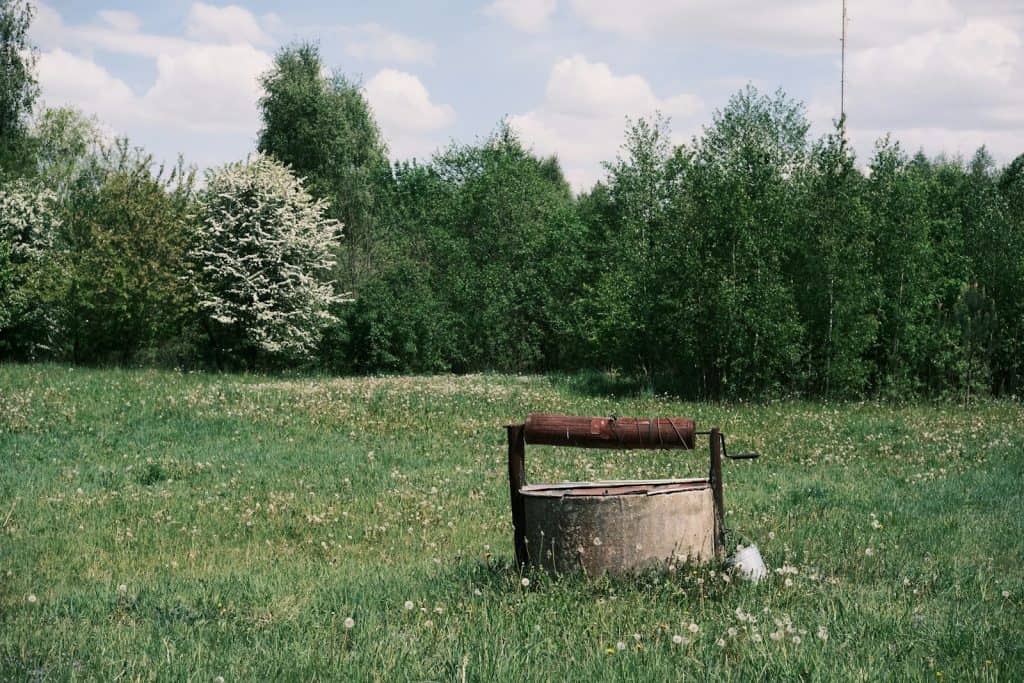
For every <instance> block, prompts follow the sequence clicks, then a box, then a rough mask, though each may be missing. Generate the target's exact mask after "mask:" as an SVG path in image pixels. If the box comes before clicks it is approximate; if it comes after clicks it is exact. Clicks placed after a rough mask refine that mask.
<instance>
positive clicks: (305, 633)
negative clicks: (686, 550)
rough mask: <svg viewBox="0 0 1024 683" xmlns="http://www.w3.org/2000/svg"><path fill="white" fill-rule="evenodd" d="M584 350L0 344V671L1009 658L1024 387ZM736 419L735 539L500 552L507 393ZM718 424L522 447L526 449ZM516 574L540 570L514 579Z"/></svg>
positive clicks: (551, 667) (660, 669)
mask: <svg viewBox="0 0 1024 683" xmlns="http://www.w3.org/2000/svg"><path fill="white" fill-rule="evenodd" d="M592 384H593V383H592V382H581V381H579V380H578V379H577V378H568V379H565V378H563V379H556V378H542V377H514V376H505V375H476V376H467V377H396V378H362V379H291V380H277V379H268V378H265V377H252V376H245V377H240V376H215V375H201V374H187V375H186V374H179V373H168V372H154V371H121V370H83V369H78V368H74V369H72V368H67V367H57V366H11V365H5V366H0V525H2V527H0V679H2V680H26V679H29V680H36V679H42V680H49V679H55V680H57V679H59V680H63V679H69V678H75V679H96V680H115V679H125V680H150V679H160V680H184V679H192V680H200V681H201V680H208V681H210V680H215V679H216V678H217V677H218V676H221V677H223V678H224V680H225V681H240V680H276V679H293V680H313V679H321V680H453V679H454V680H462V679H463V678H465V680H478V681H490V680H510V679H519V680H521V679H526V680H609V679H627V680H638V681H639V680H679V679H684V678H701V679H705V678H706V679H713V680H736V681H751V680H779V679H797V678H810V679H837V680H878V679H880V678H890V679H908V678H910V679H919V678H923V677H927V678H929V679H931V680H943V679H944V680H962V679H977V680H1019V678H1020V676H1021V674H1022V672H1024V644H1022V643H1024V641H1022V638H1021V635H1022V634H1024V613H1022V604H1024V569H1022V558H1024V540H1022V538H1024V500H1022V496H1024V408H1022V406H1021V404H1020V403H1015V402H1011V401H1002V402H984V403H978V404H973V405H970V406H967V407H963V406H956V405H950V404H939V405H908V406H893V405H887V404H877V403H808V402H797V401H786V402H776V403H766V404H753V405H751V404H742V405H725V404H696V403H681V402H678V401H675V400H672V399H670V398H666V397H657V396H643V395H636V394H633V393H631V392H627V393H626V395H613V391H614V388H613V387H612V385H609V386H608V387H605V388H604V389H603V390H590V389H592V388H593V387H592V386H591V385H592ZM534 410H537V411H547V412H564V413H573V414H595V415H606V414H618V415H637V416H684V417H694V418H695V419H696V420H697V422H698V425H699V426H702V427H710V426H711V425H718V426H720V427H721V428H722V429H723V430H724V431H725V432H726V433H727V434H728V435H729V437H730V447H731V448H732V449H734V450H736V451H737V452H738V451H740V450H759V451H760V452H761V453H762V458H761V460H759V461H755V462H736V463H733V462H726V464H725V465H724V470H725V471H724V477H723V478H724V480H725V484H726V488H725V499H726V507H727V510H728V515H727V518H726V523H727V526H728V527H729V528H730V529H731V530H732V534H731V537H730V539H731V540H730V542H731V544H733V545H735V543H746V542H756V543H757V544H758V545H759V546H760V548H761V552H762V554H763V555H764V557H765V560H766V561H767V563H768V565H769V568H770V577H769V578H768V579H767V580H766V581H764V582H762V583H760V584H758V585H751V584H747V583H744V582H741V581H739V580H737V579H735V578H731V577H730V576H729V575H728V574H726V573H724V572H723V570H722V567H719V566H707V567H700V568H694V567H681V568H679V569H677V570H676V571H675V572H671V573H670V572H664V573H650V574H645V575H643V576H639V577H635V578H630V579H608V578H600V579H589V580H588V579H584V578H581V577H555V576H548V575H544V574H541V573H536V572H529V573H527V574H526V576H525V578H527V579H528V581H525V582H524V581H522V579H523V578H524V576H522V575H521V574H520V573H519V572H517V571H516V570H515V569H514V568H512V567H511V564H512V546H511V529H510V517H509V510H508V507H509V504H508V488H507V487H508V484H507V479H506V469H505V441H504V430H503V425H505V424H506V423H508V422H511V421H517V420H521V419H522V418H523V417H525V415H526V413H527V412H530V411H534ZM706 463H707V461H706V454H705V453H704V452H703V451H698V452H697V453H690V454H680V453H679V452H668V453H654V452H630V453H621V452H594V451H584V450H555V449H544V448H534V447H531V448H530V449H529V450H528V453H527V472H528V475H529V477H530V478H531V479H532V480H534V481H551V480H565V479H598V478H650V477H664V476H673V475H679V476H686V475H689V476H694V475H698V474H703V473H704V471H705V470H706V467H707V464H706ZM524 584H525V585H524Z"/></svg>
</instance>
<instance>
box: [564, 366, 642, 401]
mask: <svg viewBox="0 0 1024 683" xmlns="http://www.w3.org/2000/svg"><path fill="white" fill-rule="evenodd" d="M549 378H550V380H551V383H552V384H554V385H555V386H556V387H559V388H562V389H566V390H568V391H571V392H573V393H575V394H579V395H581V396H596V397H601V398H608V397H611V398H614V397H619V398H634V397H635V398H644V397H651V396H654V394H655V393H656V386H655V385H652V384H651V383H650V382H649V381H647V380H645V379H642V378H640V377H633V376H629V375H619V374H616V373H611V372H601V371H598V370H582V371H580V372H576V373H572V374H563V373H558V374H552V375H549Z"/></svg>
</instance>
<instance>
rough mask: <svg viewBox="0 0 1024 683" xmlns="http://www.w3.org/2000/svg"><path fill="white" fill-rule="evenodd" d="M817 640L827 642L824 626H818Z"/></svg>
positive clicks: (826, 632) (826, 630) (826, 631)
mask: <svg viewBox="0 0 1024 683" xmlns="http://www.w3.org/2000/svg"><path fill="white" fill-rule="evenodd" d="M818 640H821V641H826V640H828V629H827V628H825V627H824V626H819V627H818Z"/></svg>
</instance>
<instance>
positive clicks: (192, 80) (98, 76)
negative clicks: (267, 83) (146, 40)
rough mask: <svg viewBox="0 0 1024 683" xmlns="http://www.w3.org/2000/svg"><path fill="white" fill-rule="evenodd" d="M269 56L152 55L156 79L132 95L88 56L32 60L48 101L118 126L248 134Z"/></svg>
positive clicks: (246, 50)
mask: <svg viewBox="0 0 1024 683" xmlns="http://www.w3.org/2000/svg"><path fill="white" fill-rule="evenodd" d="M269 64H270V61H269V57H268V56H267V55H265V54H264V53H262V52H260V51H258V50H256V49H254V48H252V47H250V46H246V45H231V46H225V45H208V46H200V47H197V48H196V49H194V50H191V51H188V52H185V53H181V54H177V55H164V56H161V57H159V58H158V59H157V78H156V81H155V82H154V84H153V86H152V87H151V88H150V89H149V90H148V91H147V92H145V93H144V94H142V95H139V94H136V93H135V92H134V91H133V90H132V89H131V88H130V87H129V86H128V85H127V84H126V83H125V82H124V81H122V80H120V79H118V78H116V77H115V76H113V75H112V74H110V72H108V71H107V70H106V69H104V68H103V67H101V66H99V65H98V64H96V63H95V62H93V61H92V60H90V59H86V58H84V57H79V56H76V55H74V54H71V53H69V52H66V51H64V50H61V49H60V48H57V49H55V50H52V51H49V52H43V53H42V54H41V55H40V57H39V83H40V85H41V87H42V91H43V94H44V99H45V101H46V103H47V104H48V105H50V106H57V105H63V104H70V105H73V106H75V107H77V108H79V109H81V110H82V111H84V112H87V113H89V114H95V115H96V116H98V117H99V118H100V120H102V121H104V122H106V123H109V124H110V125H112V126H114V128H115V129H116V130H121V131H123V130H125V129H127V128H130V127H131V126H132V125H133V124H138V123H144V124H148V123H158V124H160V125H162V126H166V127H170V128H172V129H177V130H190V131H199V132H241V133H255V131H256V129H257V127H258V125H259V117H258V113H257V109H256V100H257V99H258V98H259V94H260V91H259V84H258V83H257V80H256V78H257V76H258V75H259V74H260V73H261V72H262V71H263V70H264V69H266V68H267V66H269Z"/></svg>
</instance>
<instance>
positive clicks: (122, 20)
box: [97, 9, 142, 32]
mask: <svg viewBox="0 0 1024 683" xmlns="http://www.w3.org/2000/svg"><path fill="white" fill-rule="evenodd" d="M97 14H98V15H99V18H100V19H101V20H103V22H104V23H105V24H107V25H109V26H110V27H111V28H115V29H117V30H118V31H129V32H134V31H138V30H139V29H140V28H142V20H141V19H139V17H138V15H136V14H133V13H132V12H122V11H120V10H112V9H105V10H100V11H99V12H98V13H97Z"/></svg>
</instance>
